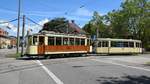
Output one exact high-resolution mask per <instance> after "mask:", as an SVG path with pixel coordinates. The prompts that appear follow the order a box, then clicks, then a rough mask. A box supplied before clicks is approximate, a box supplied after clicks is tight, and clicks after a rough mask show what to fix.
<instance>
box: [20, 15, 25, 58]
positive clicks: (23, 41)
mask: <svg viewBox="0 0 150 84" xmlns="http://www.w3.org/2000/svg"><path fill="white" fill-rule="evenodd" d="M24 31H25V15H23V24H22V42H21V44H22V48H21V56H23V55H24V43H25V39H24Z"/></svg>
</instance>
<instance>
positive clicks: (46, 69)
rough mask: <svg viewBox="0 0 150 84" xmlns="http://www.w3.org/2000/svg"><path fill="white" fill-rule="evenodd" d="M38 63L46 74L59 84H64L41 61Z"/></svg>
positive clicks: (37, 61)
mask: <svg viewBox="0 0 150 84" xmlns="http://www.w3.org/2000/svg"><path fill="white" fill-rule="evenodd" d="M36 63H37V64H38V65H40V66H41V67H42V68H43V69H44V70H45V72H46V73H47V74H48V75H49V76H50V77H51V78H52V79H53V80H54V81H55V82H56V83H57V84H64V83H63V82H62V81H61V80H60V79H59V78H58V77H57V76H56V75H55V74H54V73H53V72H51V71H50V70H49V69H48V68H47V67H45V66H44V65H43V64H42V63H41V62H40V61H39V60H36Z"/></svg>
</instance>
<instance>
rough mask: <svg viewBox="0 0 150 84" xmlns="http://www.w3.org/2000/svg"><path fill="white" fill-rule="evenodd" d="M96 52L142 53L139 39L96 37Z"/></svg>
mask: <svg viewBox="0 0 150 84" xmlns="http://www.w3.org/2000/svg"><path fill="white" fill-rule="evenodd" d="M96 45H97V46H96V48H95V50H96V53H99V54H138V53H142V46H141V41H140V40H133V39H111V38H97V40H96Z"/></svg>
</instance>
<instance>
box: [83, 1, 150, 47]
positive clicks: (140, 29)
mask: <svg viewBox="0 0 150 84" xmlns="http://www.w3.org/2000/svg"><path fill="white" fill-rule="evenodd" d="M96 28H98V29H99V33H100V34H102V35H100V37H110V38H111V37H113V38H130V39H139V40H142V43H143V47H145V48H146V49H150V1H149V0H124V2H123V3H122V4H121V6H120V9H118V10H113V11H112V12H109V13H108V14H107V15H104V16H100V15H99V14H98V13H97V12H94V14H93V18H92V20H91V21H89V23H88V24H86V25H85V26H84V27H83V29H84V30H85V31H87V32H88V33H90V34H91V35H93V34H96Z"/></svg>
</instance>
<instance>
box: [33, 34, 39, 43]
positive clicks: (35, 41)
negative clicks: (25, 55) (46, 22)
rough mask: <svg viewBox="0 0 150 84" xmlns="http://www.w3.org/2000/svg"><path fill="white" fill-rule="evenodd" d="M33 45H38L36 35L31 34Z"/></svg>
mask: <svg viewBox="0 0 150 84" xmlns="http://www.w3.org/2000/svg"><path fill="white" fill-rule="evenodd" d="M33 45H38V41H37V36H33Z"/></svg>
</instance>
